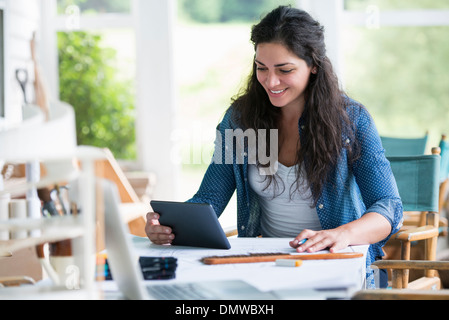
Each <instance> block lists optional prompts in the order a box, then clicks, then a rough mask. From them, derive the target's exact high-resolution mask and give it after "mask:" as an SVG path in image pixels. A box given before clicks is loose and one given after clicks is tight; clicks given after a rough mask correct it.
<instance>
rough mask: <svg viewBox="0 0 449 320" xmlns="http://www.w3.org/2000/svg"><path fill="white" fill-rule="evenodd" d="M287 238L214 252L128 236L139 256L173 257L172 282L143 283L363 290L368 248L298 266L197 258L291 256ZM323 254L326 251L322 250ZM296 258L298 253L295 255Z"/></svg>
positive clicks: (236, 241)
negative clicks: (233, 283) (347, 256)
mask: <svg viewBox="0 0 449 320" xmlns="http://www.w3.org/2000/svg"><path fill="white" fill-rule="evenodd" d="M290 240H291V239H284V238H230V239H229V242H230V243H231V249H230V250H214V249H205V248H192V247H182V246H161V245H156V244H153V243H151V242H150V241H149V240H148V239H146V238H139V237H135V236H133V237H132V244H133V247H134V248H135V250H136V254H138V255H139V256H154V257H176V258H177V259H178V268H177V271H176V279H174V280H169V281H167V280H163V281H162V280H161V281H147V283H148V284H161V283H167V282H173V283H176V282H192V281H213V280H227V279H229V280H231V279H233V280H235V279H239V280H244V281H246V282H248V283H250V284H251V285H253V286H255V287H256V288H258V289H259V290H261V291H276V292H280V293H281V295H282V293H284V294H285V295H286V296H289V295H290V294H291V293H292V291H294V290H296V291H298V289H331V288H351V289H352V290H360V289H364V288H365V265H366V262H365V260H366V252H367V249H368V246H352V247H349V248H347V249H346V250H343V251H342V252H362V253H363V254H364V257H362V258H356V259H345V260H312V261H303V264H302V266H301V267H280V266H276V264H275V263H274V262H264V263H247V264H229V265H204V264H203V263H202V262H201V261H200V259H201V258H203V257H208V256H226V255H236V254H248V253H291V254H295V253H296V251H295V249H293V248H291V247H290V246H289V241H290ZM324 252H326V251H324ZM298 255H300V254H298Z"/></svg>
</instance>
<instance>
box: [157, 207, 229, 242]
mask: <svg viewBox="0 0 449 320" xmlns="http://www.w3.org/2000/svg"><path fill="white" fill-rule="evenodd" d="M150 205H151V207H152V208H153V211H154V212H156V213H158V214H159V215H160V218H159V223H160V224H161V225H163V226H167V227H170V228H172V230H173V234H174V235H175V239H174V240H173V242H172V245H176V246H188V247H201V248H211V249H226V250H228V249H230V248H231V245H230V243H229V241H228V238H227V237H226V234H225V233H224V231H223V228H222V227H221V225H220V223H219V221H218V217H217V215H216V214H215V210H214V209H213V207H212V206H211V205H210V204H204V203H190V202H173V201H158V200H152V201H151V202H150Z"/></svg>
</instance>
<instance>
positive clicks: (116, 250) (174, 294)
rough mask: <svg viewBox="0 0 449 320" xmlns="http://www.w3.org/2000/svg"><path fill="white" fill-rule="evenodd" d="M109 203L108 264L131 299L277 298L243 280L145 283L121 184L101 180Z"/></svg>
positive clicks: (122, 289)
mask: <svg viewBox="0 0 449 320" xmlns="http://www.w3.org/2000/svg"><path fill="white" fill-rule="evenodd" d="M101 181H102V186H103V191H104V202H105V242H106V250H107V254H108V263H109V266H110V268H111V272H112V274H113V278H114V281H115V282H116V284H117V286H118V288H119V290H120V291H121V293H122V294H123V296H124V298H126V299H130V300H144V299H149V300H153V299H154V300H273V299H276V298H275V296H274V295H272V294H271V293H266V292H262V291H260V290H258V289H257V288H256V287H254V286H251V285H250V284H248V283H246V282H245V281H242V280H231V281H230V280H226V281H207V282H188V283H167V284H158V285H151V284H148V283H145V281H144V279H143V275H142V272H141V270H140V266H139V261H138V260H139V259H138V257H137V255H136V254H135V253H134V250H133V248H132V244H131V239H130V237H129V235H128V234H129V230H126V229H127V227H126V225H125V224H124V223H123V222H122V220H121V216H120V210H119V195H118V191H117V187H116V186H115V184H113V183H112V182H110V181H107V180H101Z"/></svg>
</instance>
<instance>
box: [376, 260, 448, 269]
mask: <svg viewBox="0 0 449 320" xmlns="http://www.w3.org/2000/svg"><path fill="white" fill-rule="evenodd" d="M372 265H373V266H376V267H377V268H379V269H396V270H398V269H402V270H404V269H405V270H407V269H414V270H449V261H428V260H378V261H375V262H374V263H373V264H372Z"/></svg>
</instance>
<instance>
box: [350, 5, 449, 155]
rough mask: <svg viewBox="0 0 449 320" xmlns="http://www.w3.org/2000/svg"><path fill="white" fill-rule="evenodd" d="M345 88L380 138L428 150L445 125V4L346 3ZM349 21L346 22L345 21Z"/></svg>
mask: <svg viewBox="0 0 449 320" xmlns="http://www.w3.org/2000/svg"><path fill="white" fill-rule="evenodd" d="M345 6H346V9H347V10H349V11H347V12H346V17H345V23H346V26H345V27H344V33H343V46H342V49H343V51H344V65H345V78H344V81H345V86H346V90H347V92H348V93H349V95H350V96H351V97H353V98H355V99H357V100H359V101H360V102H362V103H363V104H364V105H365V106H366V107H367V108H368V110H369V111H370V113H371V114H372V115H373V117H374V119H375V121H376V124H377V127H378V129H379V132H380V134H381V135H386V136H398V137H418V136H423V135H424V134H425V133H426V132H429V151H430V147H433V146H437V145H438V143H439V139H440V137H441V134H444V133H447V130H448V129H447V119H449V109H448V108H447V106H448V105H449V93H448V90H447V85H446V84H447V83H449V60H448V59H447V57H448V56H449V44H448V43H447V41H445V40H443V39H448V38H449V14H448V12H449V11H448V9H449V2H447V1H426V0H414V1H382V0H377V1H374V0H372V1H361V0H347V1H346V2H345ZM351 19H352V20H351Z"/></svg>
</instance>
